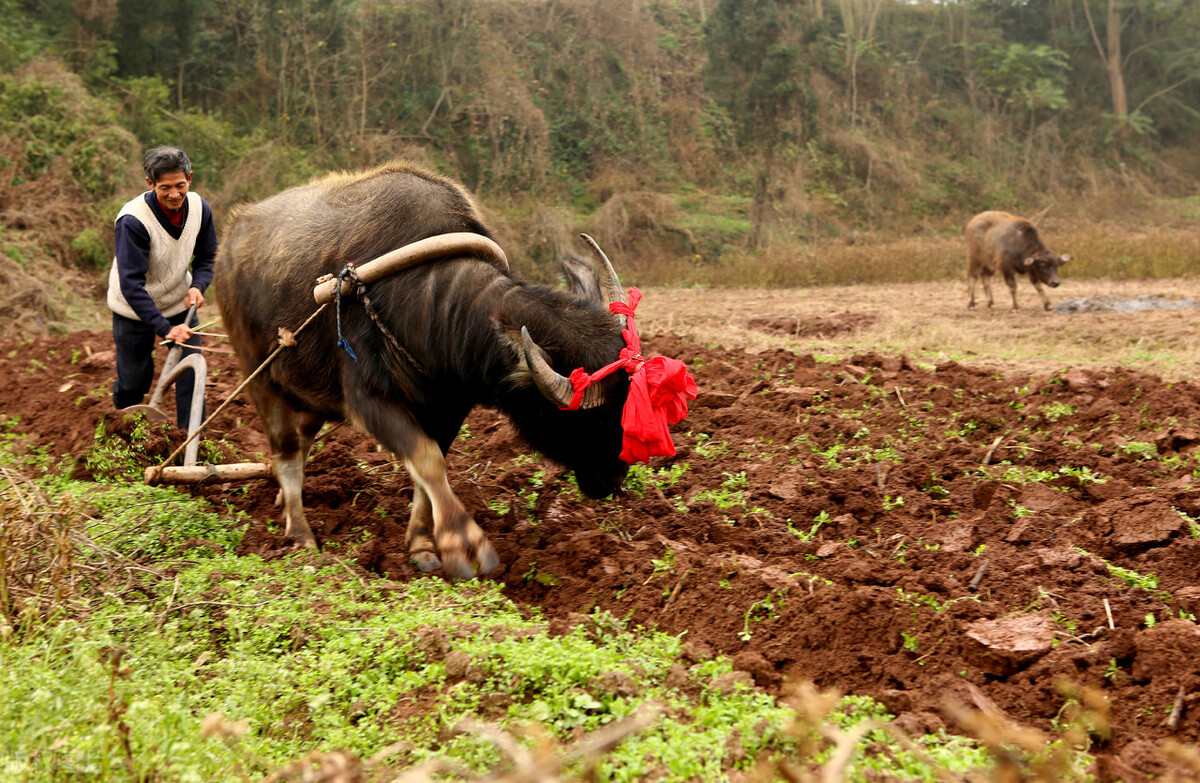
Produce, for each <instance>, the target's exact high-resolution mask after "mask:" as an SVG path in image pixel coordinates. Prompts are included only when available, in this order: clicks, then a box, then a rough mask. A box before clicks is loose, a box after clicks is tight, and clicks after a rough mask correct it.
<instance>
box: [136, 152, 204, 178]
mask: <svg viewBox="0 0 1200 783" xmlns="http://www.w3.org/2000/svg"><path fill="white" fill-rule="evenodd" d="M142 167H143V168H144V169H146V176H147V177H149V178H150V181H151V182H155V183H157V182H158V178H159V177H161V176H163V175H164V174H170V173H171V172H173V171H182V172H183V173H184V174H191V173H192V161H191V160H189V159H188V156H187V153H186V152H184V151H183V150H181V149H179V148H178V147H155V148H153V149H151V150H147V151H146V159H145V160H144V161H143V162H142Z"/></svg>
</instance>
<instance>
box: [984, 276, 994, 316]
mask: <svg viewBox="0 0 1200 783" xmlns="http://www.w3.org/2000/svg"><path fill="white" fill-rule="evenodd" d="M983 292H984V293H985V294H987V298H988V309H989V310H990V309H991V307H992V276H991V275H984V276H983Z"/></svg>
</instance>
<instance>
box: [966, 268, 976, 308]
mask: <svg viewBox="0 0 1200 783" xmlns="http://www.w3.org/2000/svg"><path fill="white" fill-rule="evenodd" d="M978 282H979V276H978V275H974V274H971V275H967V293H968V294H969V295H970V299H969V300H968V301H967V309H968V310H974V309H975V284H976V283H978Z"/></svg>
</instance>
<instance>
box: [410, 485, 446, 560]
mask: <svg viewBox="0 0 1200 783" xmlns="http://www.w3.org/2000/svg"><path fill="white" fill-rule="evenodd" d="M404 542H405V543H406V544H407V545H408V555H409V557H410V558H412V561H413V563H414V564H416V566H417V568H418V569H420V570H421V571H432V570H433V569H435V568H439V567H441V565H442V561H441V560H439V559H438V556H437V547H436V546H435V545H434V541H433V503H432V502H431V501H430V500H429V495H427V494H426V493H425V490H423V489H421V485H420V484H417V485H416V487H415V488H414V490H413V507H412V513H411V514H410V515H409V517H408V530H407V532H406V533H405V535H404Z"/></svg>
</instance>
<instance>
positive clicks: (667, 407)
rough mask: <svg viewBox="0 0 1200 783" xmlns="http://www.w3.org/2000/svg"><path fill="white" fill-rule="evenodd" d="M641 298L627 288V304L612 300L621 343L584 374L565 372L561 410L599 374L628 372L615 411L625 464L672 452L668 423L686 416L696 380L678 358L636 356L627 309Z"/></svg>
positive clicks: (638, 350)
mask: <svg viewBox="0 0 1200 783" xmlns="http://www.w3.org/2000/svg"><path fill="white" fill-rule="evenodd" d="M640 301H642V292H641V291H639V290H638V289H637V288H630V289H629V304H624V303H622V302H613V303H612V304H610V305H609V306H608V309H609V310H611V311H612V312H613V313H615V314H617V315H624V316H625V318H626V322H625V329H624V330H623V331H622V332H621V336H622V337H624V338H625V347H624V348H622V349H621V353H620V354H618V357H617V360H616V361H615V362H613V363H612V364H607V365H605V366H604V367H601V368H600V369H599V370H596V372H594V373H591V374H589V373H587V372H586V371H585V370H584V369H583V368H582V367H580V368H578V369H576V370H575V371H574V372H572V373H571V376H570V380H571V386H572V387H573V388H574V390H575V394H574V396H573V397H572V398H571V404H570V405H568V406H567V407H566V408H564V410H577V409H578V408H579V404H580V403H581V402H582V401H583V391H584V389H586V388H587V387H589V386H591V385H592V384H593V383H595V382H596V381H598V380H600V379H601V378H604V377H607V376H608V375H611V374H612V373H614V372H616V371H617V370H625V371H626V372H627V373H629V396H628V397H627V398H626V399H625V408H624V410H622V411H621V429H622V430H623V431H624V441H623V444H622V448H621V459H622V460H624V461H625V462H629V463H634V462H649V461H650V457H655V456H661V457H673V456H675V442H674V441H672V440H671V430H670V425H672V424H675V423H676V422H679V421H682V420H683V417H684V416H687V412H688V405H687V401H688V400H689V399H692V400H694V399H696V391H697V389H696V379H695V378H693V377H692V374H691V372H689V371H688V368H687V367H686V366H684V363H683V362H681V361H679V360H678V359H670V358H667V357H665V356H655V357H654V358H653V359H646V357H644V356H642V343H641V340H640V339H639V338H638V333H637V326H636V325H634V322H633V311H634V310H635V309H637V306H638V302H640Z"/></svg>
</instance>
